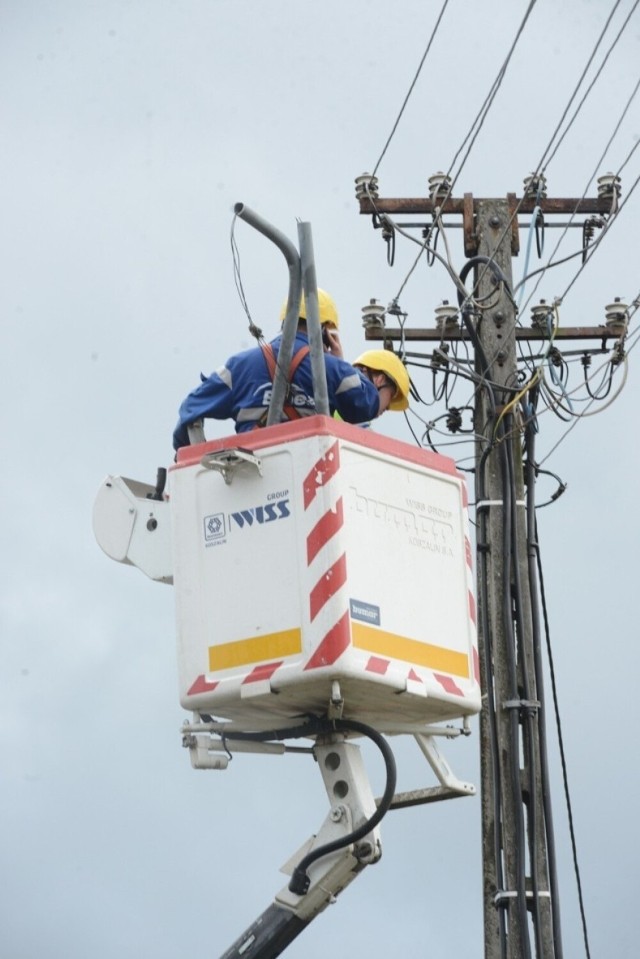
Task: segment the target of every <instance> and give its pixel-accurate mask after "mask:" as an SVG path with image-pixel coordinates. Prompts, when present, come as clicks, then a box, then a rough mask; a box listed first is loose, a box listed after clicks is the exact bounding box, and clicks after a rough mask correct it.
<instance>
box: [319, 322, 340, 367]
mask: <svg viewBox="0 0 640 959" xmlns="http://www.w3.org/2000/svg"><path fill="white" fill-rule="evenodd" d="M322 341H323V343H324V349H325V353H331V355H332V356H337V357H338V359H340V360H341V359H342V358H343V356H344V354H343V352H342V343H341V342H340V337H339V336H338V331H337V330H336V329H334V328H333V327H330V326H324V328H323V330H322Z"/></svg>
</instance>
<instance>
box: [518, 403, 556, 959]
mask: <svg viewBox="0 0 640 959" xmlns="http://www.w3.org/2000/svg"><path fill="white" fill-rule="evenodd" d="M525 436H526V442H527V461H526V477H527V494H526V495H527V556H528V564H529V588H530V590H531V624H532V632H533V657H534V670H535V677H536V695H537V698H538V701H539V703H540V707H539V709H538V736H539V741H540V784H541V789H542V805H543V811H544V822H545V832H546V837H547V863H548V872H549V892H550V895H551V916H552V921H553V945H554V952H555V959H562V955H563V952H562V935H561V924H560V894H559V890H558V873H557V865H556V851H555V835H554V829H553V810H552V806H551V787H550V777H549V762H548V754H547V723H546V710H545V697H544V676H543V671H542V646H541V630H540V615H539V610H538V578H537V574H538V568H537V562H538V555H539V553H538V547H537V524H536V510H535V460H534V453H535V430H534V429H533V428H532V425H531V421H529V423H528V424H527V427H526V431H525Z"/></svg>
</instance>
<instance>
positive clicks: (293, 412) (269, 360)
mask: <svg viewBox="0 0 640 959" xmlns="http://www.w3.org/2000/svg"><path fill="white" fill-rule="evenodd" d="M260 349H261V350H262V355H263V356H264V361H265V363H266V364H267V370H268V371H269V376H270V377H271V382H272V383H273V381H274V379H275V375H276V365H277V361H276V354H275V353H274V351H273V347H272V346H271V344H270V343H261V344H260ZM308 352H309V347H308V346H301V347H300V349H299V350H298V351H297V353H294V355H293V357H292V358H291V364H290V366H289V373H288V376H287V393H286V396H285V402H284V405H283V407H282V412H283V413H284V414H285V416H286V417H287V419H288V420H298V419H300V418H301V417H302V413H300V411H299V410H297V409H296V408H295V406H293V405H292V404H291V403H290V402H289V403H287V400H288V399H290V398H291V382H292V380H293V377H294V374H295V372H296V370H297V369H298V367H299V366H300V364H301V363H302V361H303V359H304V358H305V356H306V355H307V353H308ZM268 415H269V410H268V409H266V410H265V411H264V413H263V414H262V416H261V417H260V419H259V420H258V421H257V422H256V424H255V426H254V427H253V428H254V429H259V428H260V427H262V426H266V425H267V417H268Z"/></svg>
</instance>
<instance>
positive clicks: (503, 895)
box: [493, 889, 551, 906]
mask: <svg viewBox="0 0 640 959" xmlns="http://www.w3.org/2000/svg"><path fill="white" fill-rule="evenodd" d="M518 895H519V893H518V891H517V890H516V889H500V890H499V891H498V892H497V893H496V894H495V896H494V897H493V904H494V906H502V905H504V904H505V900H507V899H517V898H518ZM524 895H525V898H526V899H533V891H532V890H531V889H527V890H526V891H525V894H524ZM536 895H537V898H538V899H541V898H542V897H543V896H544V897H545V898H546V899H551V893H550V892H549V890H548V889H540V890H539V891H538V893H537V894H536Z"/></svg>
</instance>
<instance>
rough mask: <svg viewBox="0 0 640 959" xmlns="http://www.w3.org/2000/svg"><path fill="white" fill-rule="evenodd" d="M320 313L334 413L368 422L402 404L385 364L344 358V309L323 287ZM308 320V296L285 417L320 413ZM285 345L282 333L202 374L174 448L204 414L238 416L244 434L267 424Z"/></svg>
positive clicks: (176, 433)
mask: <svg viewBox="0 0 640 959" xmlns="http://www.w3.org/2000/svg"><path fill="white" fill-rule="evenodd" d="M286 308H287V304H286V303H285V304H284V305H283V307H282V312H281V314H280V319H281V321H283V320H284V317H285V314H286ZM318 312H319V316H320V325H321V327H322V338H323V342H324V350H325V353H324V358H325V370H326V375H327V394H328V400H329V410H330V413H331V414H333V413H334V412H335V411H336V410H337V411H338V413H339V414H340V416H341V417H342V419H343V420H346V422H348V423H365V422H367V421H369V420H371V419H375V418H376V417H377V416H380V414H381V413H383V412H384V411H385V410H386V409H387V407H389V405H390V404H391V403H392V402H397V396H398V386H397V384H396V383H395V381H394V380H392V378H390V377H388V376H387V375H386V374H385V372H384V369H383V368H381V370H382V371H381V372H380V373H376V375H375V376H371V375H369V374H368V372H367V371H368V367H366V366H363V368H362V369H356V368H355V366H353V365H351V364H349V363H347V362H346V361H345V360H344V358H343V352H342V345H341V343H340V336H339V334H338V325H339V320H338V311H337V309H336V305H335V303H334V301H333V300H332V298H331V297H330V296H329V294H328V293H325V291H324V290H318ZM306 320H307V314H306V304H305V301H304V298H303V299H302V301H301V304H300V314H299V320H298V328H297V331H296V337H295V342H294V345H293V355H292V360H291V366H290V368H289V376H288V379H289V381H290V385H289V388H288V394H287V396H286V398H285V403H284V408H283V413H282V421H286V420H287V419H297V418H300V417H304V416H312V415H314V414H315V412H316V406H315V402H314V398H313V379H312V374H311V359H310V357H309V336H308V332H307V322H306ZM281 343H282V335H280V336H277V337H276V338H275V339H274V340H273V341H272V342H271V343H270V344H265V345H264V346H257V347H254V348H253V349H250V350H245V351H244V352H243V353H237V354H236V355H235V356H232V357H231V358H230V359H229V360H227V362H226V364H225V365H224V366H223V367H221V368H220V369H219V370H217V371H216V372H215V373H212V374H211V375H210V376H208V377H205V376H201V379H202V382H201V383H200V385H199V386H198V387H196V389H194V390H193V391H192V392H191V393H189V395H188V396H187V397H186V399H185V400H184V401H183V403H182V405H181V406H180V412H179V419H178V423H177V426H176V428H175V431H174V434H173V446H174V449H179V448H180V447H181V446H187V445H188V444H189V432H188V427H189V426H190V425H191V424H193V423H195V422H196V421H198V420H201V419H203V418H208V417H211V418H213V419H228V418H233V419H234V420H235V424H236V432H238V433H244V432H246V431H247V430H252V429H255V428H256V427H259V426H264V425H265V423H266V419H267V412H268V408H269V401H270V399H271V391H272V387H273V377H274V373H275V363H276V360H277V356H278V351H279V349H280V346H281ZM390 355H392V354H390ZM398 362H399V361H398Z"/></svg>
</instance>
